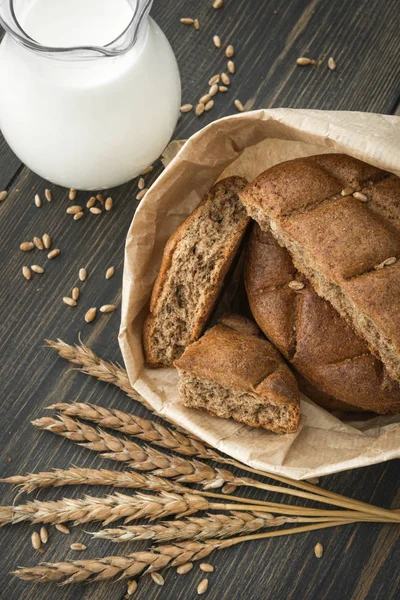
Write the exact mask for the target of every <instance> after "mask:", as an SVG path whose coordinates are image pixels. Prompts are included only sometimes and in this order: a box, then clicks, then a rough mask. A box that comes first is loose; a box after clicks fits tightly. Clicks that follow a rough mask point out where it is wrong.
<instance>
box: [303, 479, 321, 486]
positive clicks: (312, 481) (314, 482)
mask: <svg viewBox="0 0 400 600" xmlns="http://www.w3.org/2000/svg"><path fill="white" fill-rule="evenodd" d="M306 481H308V483H312V484H313V485H317V483H319V479H318V477H310V478H309V479H307V480H306Z"/></svg>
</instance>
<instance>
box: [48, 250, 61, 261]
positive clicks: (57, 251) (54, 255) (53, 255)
mask: <svg viewBox="0 0 400 600" xmlns="http://www.w3.org/2000/svg"><path fill="white" fill-rule="evenodd" d="M60 252H61V250H60V249H59V248H54V250H52V251H51V252H49V253H48V255H47V258H50V259H52V258H56V256H58V255H59V254H60Z"/></svg>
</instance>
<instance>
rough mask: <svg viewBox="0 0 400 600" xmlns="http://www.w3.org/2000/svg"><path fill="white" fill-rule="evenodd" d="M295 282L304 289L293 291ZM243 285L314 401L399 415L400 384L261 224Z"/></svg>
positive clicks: (333, 407)
mask: <svg viewBox="0 0 400 600" xmlns="http://www.w3.org/2000/svg"><path fill="white" fill-rule="evenodd" d="M294 281H295V282H300V283H302V284H304V287H303V288H302V289H292V288H291V287H290V286H291V285H293V282H294ZM245 284H246V291H247V297H248V300H249V304H250V308H251V311H252V313H253V316H254V318H255V320H256V321H257V323H258V325H259V327H260V328H261V329H262V331H263V332H264V333H265V335H266V336H267V338H268V339H269V340H270V341H271V342H272V343H273V344H274V345H275V346H276V347H277V348H278V349H279V350H280V351H281V352H282V354H283V355H284V356H285V358H287V359H288V360H289V361H290V362H291V364H292V365H293V366H294V367H295V369H296V371H298V372H299V373H300V374H301V375H302V376H303V378H305V381H301V382H299V385H300V389H301V390H302V391H304V393H306V394H307V395H308V396H309V397H310V398H311V399H312V400H314V401H315V402H317V404H320V405H322V406H324V407H325V408H329V409H331V410H347V411H360V410H365V411H374V412H377V413H395V412H400V383H399V382H397V381H394V380H393V379H392V378H391V377H390V376H389V375H388V372H387V370H386V368H385V367H384V366H383V365H382V363H381V362H380V361H379V360H378V359H377V358H376V357H375V356H373V355H372V354H371V352H369V350H368V345H367V343H366V342H365V341H364V340H362V339H361V338H360V337H359V336H358V335H357V334H356V333H354V331H353V329H352V328H351V327H350V326H349V325H348V324H347V322H346V321H345V320H344V319H343V317H341V316H340V315H339V313H338V312H337V311H336V310H335V309H334V308H333V306H332V305H331V304H330V303H329V302H327V301H326V300H324V299H323V298H320V297H319V296H318V295H317V293H316V292H315V291H314V289H313V288H312V286H311V284H310V283H309V282H308V281H307V280H306V278H305V277H304V276H303V275H300V274H299V273H298V271H297V270H296V268H295V267H294V265H293V261H292V259H291V258H290V254H289V253H288V251H287V250H286V249H285V248H282V247H281V246H279V244H278V242H277V241H276V240H275V238H274V237H273V236H272V234H271V233H270V232H267V231H265V232H263V231H261V229H260V227H259V226H258V225H257V224H254V226H253V229H252V232H251V235H250V238H249V243H248V247H247V253H246V269H245ZM295 287H296V286H295ZM297 287H300V286H297ZM310 384H311V385H310ZM313 386H314V387H313ZM315 388H316V389H315ZM321 392H322V393H323V394H325V395H326V396H323V395H321Z"/></svg>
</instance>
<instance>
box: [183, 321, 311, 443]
mask: <svg viewBox="0 0 400 600" xmlns="http://www.w3.org/2000/svg"><path fill="white" fill-rule="evenodd" d="M259 333H260V332H259V330H258V328H257V327H256V326H255V324H254V323H253V322H252V321H249V320H247V319H245V318H244V317H239V316H234V315H233V316H229V317H226V318H223V319H222V320H221V321H220V323H219V324H217V325H215V326H214V327H212V328H211V329H209V330H208V331H207V332H206V333H205V334H204V335H203V337H202V338H200V340H198V341H197V342H195V343H194V344H191V345H190V346H188V347H187V348H186V350H185V352H184V354H183V355H182V356H181V358H179V359H178V360H176V361H175V363H174V364H175V366H176V367H177V369H178V371H179V397H180V399H181V400H182V402H183V403H184V404H185V406H188V407H191V408H198V409H201V410H204V411H206V412H208V413H210V414H211V415H214V416H217V417H223V418H226V419H227V418H232V419H234V420H235V421H239V422H241V423H245V424H246V425H249V426H250V427H264V428H265V429H269V430H271V431H274V432H275V433H294V432H295V431H296V430H297V426H298V421H299V416H300V403H299V391H298V387H297V384H296V380H295V378H294V376H293V374H292V373H291V372H290V370H289V368H288V367H287V366H286V364H285V362H284V360H283V358H282V357H281V355H280V354H279V352H278V351H277V350H276V349H275V348H274V347H273V346H272V345H271V344H270V343H269V342H267V341H266V340H265V339H262V338H261V337H259Z"/></svg>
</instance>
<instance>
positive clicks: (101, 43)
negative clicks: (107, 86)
mask: <svg viewBox="0 0 400 600" xmlns="http://www.w3.org/2000/svg"><path fill="white" fill-rule="evenodd" d="M63 1H64V2H65V0H0V25H1V26H2V27H3V28H4V30H5V31H6V32H7V33H8V34H9V35H10V36H11V37H12V38H13V39H14V40H15V41H17V42H18V43H19V44H21V45H22V46H24V47H26V48H28V49H29V50H32V51H34V52H37V53H41V54H44V55H45V54H48V55H51V56H52V58H60V59H63V58H65V59H69V58H72V59H73V60H76V59H77V58H78V59H79V58H82V59H85V58H89V59H90V58H98V57H102V56H110V57H112V56H119V55H121V54H124V53H126V52H127V51H129V50H130V49H131V48H132V47H133V46H134V45H135V43H136V41H137V40H138V37H139V34H140V31H141V29H142V26H144V23H145V22H146V21H147V17H148V15H149V12H150V8H151V6H152V4H153V0H122V2H123V4H124V6H123V8H124V10H123V11H115V10H113V2H112V0H108V1H107V0H103V2H101V3H100V4H99V2H98V1H97V0H86V2H87V17H88V19H89V18H93V20H95V19H96V18H97V17H98V16H99V11H100V12H101V11H103V13H106V14H107V10H108V9H109V12H110V26H109V31H108V38H107V37H105V38H104V37H103V38H102V36H101V32H100V34H99V32H98V31H97V32H96V33H97V36H96V35H94V36H93V31H96V28H95V27H90V31H89V28H86V31H85V23H82V26H81V27H78V28H76V27H74V32H75V35H72V36H71V40H67V41H66V40H58V39H55V36H53V37H51V35H50V36H49V35H46V34H45V35H44V38H43V39H40V38H39V37H38V36H37V31H38V24H37V23H36V24H35V27H34V30H33V31H31V30H30V28H29V22H30V19H29V18H26V16H27V15H28V14H29V11H30V9H31V8H32V5H34V4H35V3H37V2H41V3H43V4H44V3H46V2H47V3H48V4H47V6H46V10H48V14H49V18H48V19H47V22H46V23H42V24H39V30H43V32H46V30H47V32H50V33H51V27H52V22H51V21H52V19H51V15H52V12H51V11H52V10H53V11H55V10H57V8H58V7H57V5H58V4H59V3H60V2H63ZM75 1H77V2H80V3H82V0H75ZM66 4H68V13H67V15H66V16H68V15H69V14H73V13H74V8H73V6H71V4H73V2H72V3H71V2H68V3H65V4H64V6H66ZM91 9H92V11H91ZM91 13H92V14H91ZM117 13H118V14H117ZM116 14H117V17H118V18H117V17H116ZM102 16H103V18H104V14H103V15H102ZM77 35H78V37H77Z"/></svg>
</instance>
